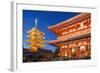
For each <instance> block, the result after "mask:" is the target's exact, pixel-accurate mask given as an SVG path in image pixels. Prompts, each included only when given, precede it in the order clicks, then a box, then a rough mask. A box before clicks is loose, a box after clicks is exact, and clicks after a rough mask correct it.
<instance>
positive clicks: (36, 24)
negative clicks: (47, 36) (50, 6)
mask: <svg viewBox="0 0 100 73" xmlns="http://www.w3.org/2000/svg"><path fill="white" fill-rule="evenodd" d="M37 22H38V20H37V17H36V18H35V28H37Z"/></svg>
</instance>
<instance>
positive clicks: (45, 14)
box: [23, 10, 80, 52]
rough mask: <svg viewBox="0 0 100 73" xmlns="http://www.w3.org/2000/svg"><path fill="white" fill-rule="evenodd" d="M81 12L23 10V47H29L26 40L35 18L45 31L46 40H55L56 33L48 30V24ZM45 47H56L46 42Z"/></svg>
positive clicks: (39, 28) (51, 48)
mask: <svg viewBox="0 0 100 73" xmlns="http://www.w3.org/2000/svg"><path fill="white" fill-rule="evenodd" d="M78 14H80V13H75V12H56V11H36V10H23V47H24V48H28V46H27V44H28V42H27V41H26V40H27V39H28V38H27V37H26V36H27V35H28V34H27V31H29V30H30V29H32V28H33V27H34V26H35V25H34V24H35V18H37V19H38V23H37V24H38V30H40V31H42V32H44V33H45V35H44V36H45V40H55V39H56V35H55V34H54V33H53V32H51V31H50V30H48V28H47V27H48V26H52V25H55V24H57V23H59V22H62V21H64V20H67V19H69V18H71V17H73V16H76V15H78ZM45 44H46V45H45V46H44V48H45V49H49V50H52V51H53V52H54V51H55V49H56V47H54V46H52V45H50V44H48V43H45Z"/></svg>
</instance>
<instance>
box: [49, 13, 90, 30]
mask: <svg viewBox="0 0 100 73" xmlns="http://www.w3.org/2000/svg"><path fill="white" fill-rule="evenodd" d="M90 16H91V14H90V13H81V14H79V15H76V16H74V17H72V18H70V19H68V20H65V21H62V22H60V23H57V24H55V25H53V26H48V29H50V30H53V29H59V28H63V27H65V26H68V25H71V24H74V23H77V22H79V21H81V20H84V19H86V18H89V17H90Z"/></svg>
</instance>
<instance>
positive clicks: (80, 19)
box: [48, 13, 91, 59]
mask: <svg viewBox="0 0 100 73" xmlns="http://www.w3.org/2000/svg"><path fill="white" fill-rule="evenodd" d="M48 29H49V30H51V31H52V32H53V33H55V34H56V35H57V39H56V40H52V41H49V42H48V43H49V44H51V45H54V46H56V47H58V49H59V50H60V51H59V55H60V56H61V57H62V58H64V59H87V58H89V59H90V58H91V48H90V45H91V43H90V39H91V14H90V13H81V14H79V15H77V16H75V17H72V18H70V19H68V20H65V21H63V22H61V23H58V24H55V25H53V26H49V27H48Z"/></svg>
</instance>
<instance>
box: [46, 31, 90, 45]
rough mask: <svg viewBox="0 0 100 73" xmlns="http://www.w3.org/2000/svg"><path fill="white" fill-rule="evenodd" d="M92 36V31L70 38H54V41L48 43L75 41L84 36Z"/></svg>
mask: <svg viewBox="0 0 100 73" xmlns="http://www.w3.org/2000/svg"><path fill="white" fill-rule="evenodd" d="M90 36H91V33H90V32H89V33H86V34H84V35H78V36H77V37H76V36H74V37H70V38H67V39H66V38H65V39H63V40H62V39H57V40H52V41H49V42H48V43H49V44H52V45H55V44H58V43H62V42H70V41H73V40H78V39H82V38H86V37H90Z"/></svg>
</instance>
